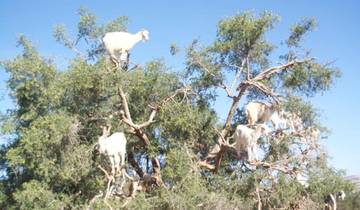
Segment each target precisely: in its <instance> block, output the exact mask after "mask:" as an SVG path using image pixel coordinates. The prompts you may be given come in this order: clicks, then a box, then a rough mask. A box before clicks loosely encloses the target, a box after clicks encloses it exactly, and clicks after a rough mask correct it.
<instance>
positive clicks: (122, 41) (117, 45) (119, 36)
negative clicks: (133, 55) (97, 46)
mask: <svg viewBox="0 0 360 210" xmlns="http://www.w3.org/2000/svg"><path fill="white" fill-rule="evenodd" d="M141 40H143V41H146V40H149V32H148V31H147V30H141V31H139V32H137V33H136V34H130V33H128V32H122V31H121V32H108V33H106V34H105V36H104V37H103V39H102V41H103V43H104V46H105V49H106V51H107V52H108V53H109V55H110V60H111V61H112V62H113V63H114V64H115V67H116V68H118V67H119V65H120V64H121V63H123V64H124V65H122V67H124V66H125V69H126V68H127V65H128V63H129V57H130V54H129V51H130V50H131V49H132V48H133V47H134V45H135V44H136V43H138V42H139V41H141ZM118 52H120V58H119V59H118V56H117V53H118Z"/></svg>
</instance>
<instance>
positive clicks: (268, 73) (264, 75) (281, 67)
mask: <svg viewBox="0 0 360 210" xmlns="http://www.w3.org/2000/svg"><path fill="white" fill-rule="evenodd" d="M311 60H313V58H309V59H304V60H292V61H290V62H288V63H286V64H283V65H279V66H273V67H270V68H268V69H266V70H264V71H262V72H261V73H259V74H258V75H256V77H254V78H253V80H254V81H260V80H263V79H265V78H268V77H269V76H271V75H272V74H275V73H279V72H281V71H282V70H286V69H287V68H289V67H291V66H294V65H296V64H300V63H306V62H309V61H311Z"/></svg>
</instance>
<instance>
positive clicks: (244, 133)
mask: <svg viewBox="0 0 360 210" xmlns="http://www.w3.org/2000/svg"><path fill="white" fill-rule="evenodd" d="M265 131H266V127H265V125H257V126H256V129H255V130H254V129H251V128H248V127H246V126H245V125H238V126H237V127H236V130H235V134H234V139H235V142H236V144H235V148H236V151H237V155H238V158H239V159H241V160H245V158H244V157H243V155H242V154H243V153H244V152H246V153H247V160H248V161H249V162H252V161H256V160H257V159H258V157H257V151H256V150H257V140H258V139H259V137H260V136H261V135H263V134H265Z"/></svg>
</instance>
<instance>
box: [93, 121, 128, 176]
mask: <svg viewBox="0 0 360 210" xmlns="http://www.w3.org/2000/svg"><path fill="white" fill-rule="evenodd" d="M110 129H111V127H110V126H109V127H108V128H106V127H103V133H102V135H101V136H100V137H99V139H98V146H99V152H100V153H101V154H105V155H106V156H107V157H108V158H109V160H110V163H111V174H112V175H116V174H118V173H119V172H120V168H121V167H122V166H123V165H124V164H125V155H126V138H125V134H124V133H122V132H116V133H113V134H112V135H111V136H109V135H110Z"/></svg>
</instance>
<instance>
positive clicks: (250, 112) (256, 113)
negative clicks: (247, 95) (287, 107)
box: [245, 102, 277, 125]
mask: <svg viewBox="0 0 360 210" xmlns="http://www.w3.org/2000/svg"><path fill="white" fill-rule="evenodd" d="M276 110H277V106H276V105H275V104H272V105H267V104H265V103H262V102H250V103H248V104H247V105H246V107H245V112H246V116H247V119H248V124H249V125H255V123H257V122H262V123H264V122H266V121H268V120H270V119H271V116H272V115H273V114H274V112H275V111H276Z"/></svg>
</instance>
